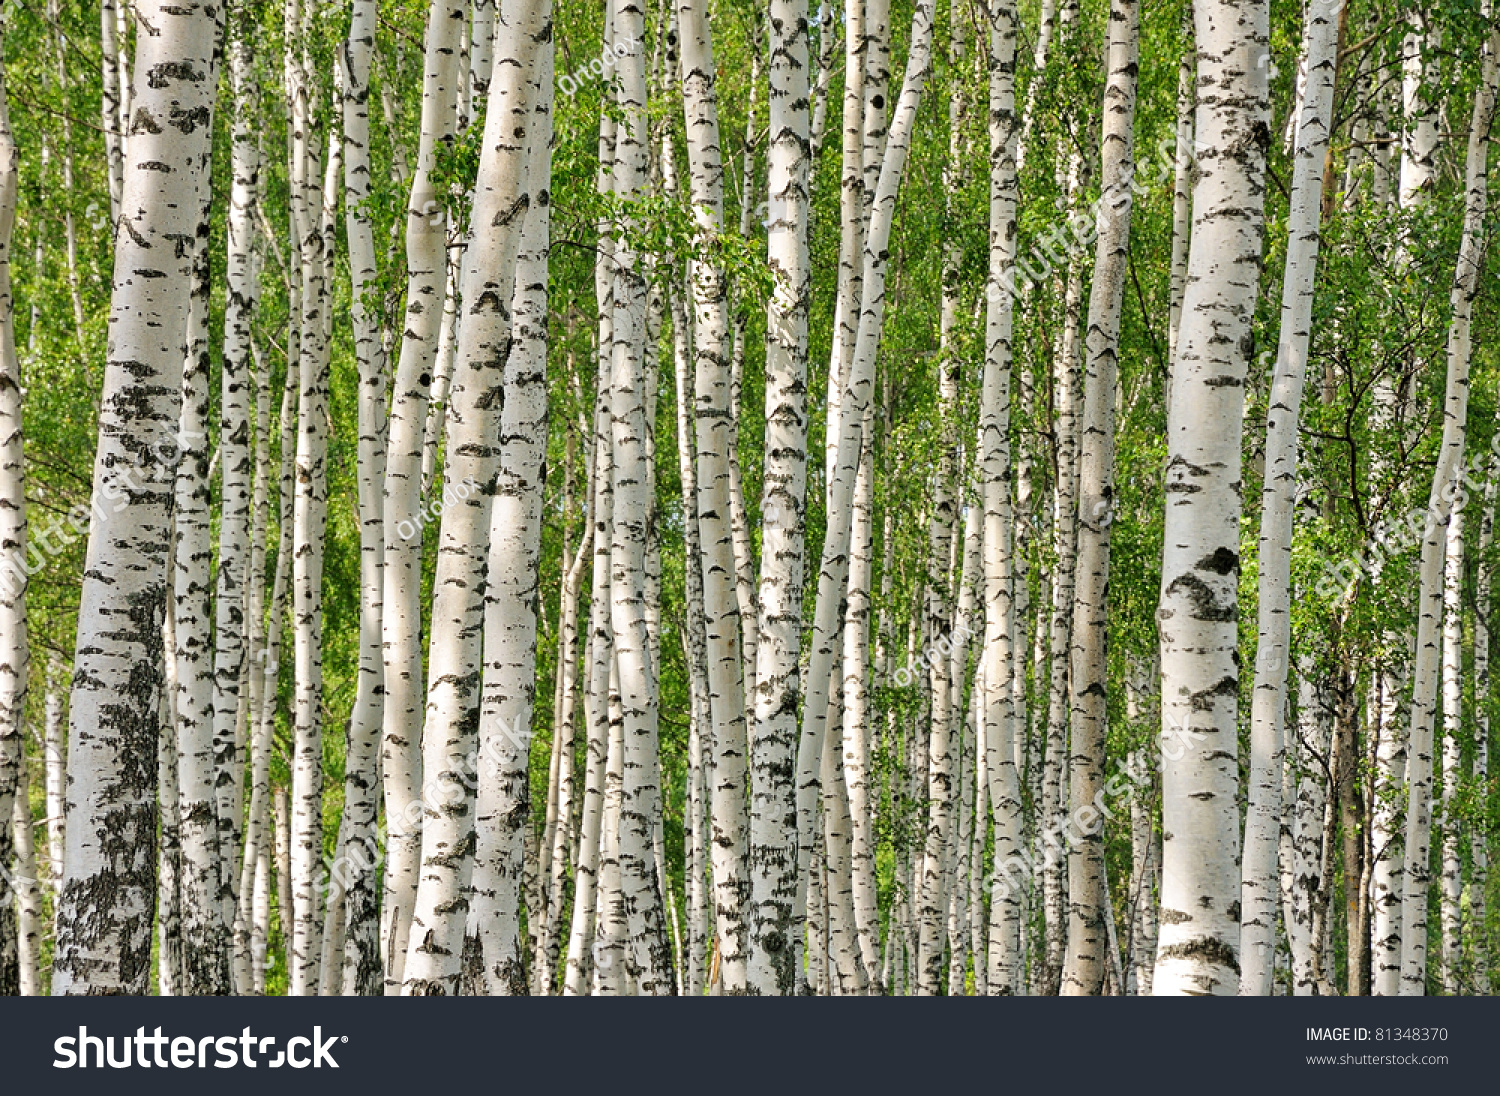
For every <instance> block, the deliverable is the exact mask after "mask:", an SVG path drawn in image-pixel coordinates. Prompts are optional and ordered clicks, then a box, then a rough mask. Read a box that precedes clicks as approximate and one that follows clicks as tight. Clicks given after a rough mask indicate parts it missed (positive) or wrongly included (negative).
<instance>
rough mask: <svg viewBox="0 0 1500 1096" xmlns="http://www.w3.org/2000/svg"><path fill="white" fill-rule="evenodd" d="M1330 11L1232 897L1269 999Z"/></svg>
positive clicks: (1276, 426) (1315, 34) (1279, 376)
mask: <svg viewBox="0 0 1500 1096" xmlns="http://www.w3.org/2000/svg"><path fill="white" fill-rule="evenodd" d="M1336 6H1337V5H1336V4H1309V5H1308V9H1307V17H1306V18H1307V25H1306V28H1305V31H1304V42H1303V53H1304V55H1305V56H1306V59H1307V84H1306V91H1305V93H1304V95H1303V98H1302V105H1301V113H1300V115H1299V117H1298V119H1297V130H1296V156H1295V166H1294V169H1293V174H1292V196H1291V215H1290V217H1289V219H1288V222H1287V259H1286V272H1285V274H1284V275H1283V278H1282V295H1281V337H1280V340H1279V342H1278V343H1277V350H1276V374H1275V379H1274V381H1273V382H1272V386H1271V397H1270V410H1269V413H1268V418H1267V422H1266V478H1265V486H1264V488H1263V489H1262V492H1261V527H1260V576H1259V583H1260V589H1259V598H1258V607H1259V608H1258V613H1259V624H1258V630H1259V639H1258V642H1257V645H1256V658H1255V691H1254V693H1253V697H1254V699H1253V701H1252V710H1251V741H1250V768H1251V775H1250V803H1249V808H1248V814H1247V817H1246V822H1245V843H1244V856H1243V858H1242V861H1241V864H1242V868H1241V888H1240V889H1241V894H1240V993H1241V994H1243V995H1246V996H1262V997H1265V996H1269V995H1270V993H1271V988H1272V977H1273V973H1274V970H1273V968H1274V960H1275V948H1276V908H1277V898H1278V892H1279V883H1278V872H1277V851H1278V848H1279V845H1280V836H1281V821H1280V819H1281V814H1282V802H1281V785H1282V768H1283V765H1284V763H1285V762H1284V758H1283V755H1282V742H1283V740H1284V739H1285V728H1284V721H1285V719H1286V707H1287V686H1286V681H1287V666H1288V664H1289V662H1290V647H1291V633H1292V629H1291V607H1292V603H1291V595H1292V589H1291V586H1292V579H1291V570H1292V513H1293V504H1294V501H1295V498H1296V492H1297V484H1298V471H1297V463H1298V430H1299V424H1300V421H1301V405H1302V389H1303V383H1304V381H1305V380H1306V377H1307V361H1308V352H1309V349H1310V346H1311V342H1312V311H1313V288H1314V284H1315V277H1316V274H1317V266H1318V244H1319V230H1320V225H1321V221H1320V214H1321V211H1322V195H1323V172H1324V160H1325V158H1326V156H1327V154H1328V140H1329V135H1330V132H1331V130H1332V118H1331V111H1332V109H1333V84H1334V72H1335V67H1336V63H1337V62H1336V52H1337V47H1338V13H1337V11H1336V10H1335V9H1336Z"/></svg>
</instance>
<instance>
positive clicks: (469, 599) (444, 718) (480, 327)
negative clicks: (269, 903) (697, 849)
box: [402, 0, 544, 997]
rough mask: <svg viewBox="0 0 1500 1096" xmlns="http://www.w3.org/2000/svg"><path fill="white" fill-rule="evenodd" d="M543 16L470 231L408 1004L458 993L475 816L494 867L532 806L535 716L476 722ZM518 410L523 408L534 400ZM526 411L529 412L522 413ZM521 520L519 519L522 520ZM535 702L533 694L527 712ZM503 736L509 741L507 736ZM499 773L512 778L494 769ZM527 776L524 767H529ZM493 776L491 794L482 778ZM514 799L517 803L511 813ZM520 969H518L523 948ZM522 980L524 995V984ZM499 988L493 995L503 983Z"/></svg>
mask: <svg viewBox="0 0 1500 1096" xmlns="http://www.w3.org/2000/svg"><path fill="white" fill-rule="evenodd" d="M543 18H544V17H543V14H542V5H541V2H540V0H521V2H520V3H519V4H518V6H517V7H516V8H515V9H514V12H513V15H512V16H511V18H509V19H506V18H502V22H503V23H506V24H508V26H509V27H510V30H509V32H508V33H507V34H505V35H503V36H502V38H501V43H500V48H499V50H498V52H497V63H496V66H495V67H496V73H497V74H500V75H501V83H500V85H498V86H497V87H496V89H495V93H494V94H493V95H491V97H490V100H489V105H488V108H487V109H486V111H485V135H484V145H483V148H482V151H481V153H480V164H479V176H478V185H477V187H476V191H475V199H474V209H473V214H472V218H471V224H470V228H469V230H468V244H467V248H466V250H467V252H468V254H469V258H470V261H469V262H467V263H466V264H465V265H464V285H463V288H462V293H461V299H462V300H464V301H466V302H470V303H468V304H466V305H465V306H464V310H465V313H466V315H465V316H464V320H463V323H462V324H460V326H459V331H458V350H457V357H456V359H455V363H454V376H453V388H452V402H451V403H450V405H449V408H448V424H449V431H448V452H447V456H446V459H445V461H444V469H443V473H444V478H445V480H446V486H445V487H444V491H443V495H444V508H443V511H442V527H441V530H440V532H439V546H438V560H437V570H436V576H435V578H434V580H433V591H434V593H433V605H432V620H433V627H432V642H431V649H430V652H429V656H428V663H429V665H428V673H429V685H428V699H427V720H426V723H425V725H424V726H423V729H422V762H423V764H422V768H423V772H424V774H425V776H426V783H427V784H428V785H435V786H438V787H442V788H443V798H444V799H445V800H446V802H445V803H444V802H439V803H429V802H424V807H425V817H424V820H423V827H422V871H421V878H420V882H419V884H418V887H417V897H416V906H415V912H414V913H413V916H412V935H411V940H410V942H409V944H408V950H407V957H406V984H405V986H404V987H403V989H402V993H403V995H408V996H422V997H428V996H456V995H457V994H458V992H459V983H460V978H461V967H462V960H463V941H464V935H465V922H466V917H467V915H468V912H469V910H470V909H471V908H473V907H474V895H473V894H472V893H471V889H472V883H473V877H474V863H475V851H476V840H477V837H478V830H477V828H476V827H477V818H476V808H478V809H481V810H485V812H486V821H487V822H488V824H489V825H490V827H492V828H491V830H490V832H489V833H487V834H486V839H487V848H486V854H487V856H488V857H489V858H490V862H491V864H493V863H494V858H495V856H496V855H497V852H498V854H499V855H500V857H501V858H502V859H505V851H506V850H505V849H503V848H502V849H500V850H497V849H496V845H497V844H499V842H496V841H495V838H496V837H497V835H496V834H495V833H494V830H493V826H494V824H495V822H497V821H498V820H499V819H500V818H502V817H504V815H506V814H507V813H509V812H510V811H512V810H524V804H525V800H524V798H522V797H519V796H517V795H516V794H515V790H514V788H513V787H512V786H511V783H510V781H509V780H508V779H507V778H506V777H505V776H504V775H503V774H504V773H508V772H511V771H513V770H514V768H515V766H514V765H513V764H507V763H506V756H507V755H508V754H510V753H512V752H514V751H516V750H519V751H520V753H521V754H522V756H523V757H524V755H525V745H526V743H527V742H528V741H529V737H530V726H529V717H528V716H527V714H526V713H525V711H524V710H520V711H514V712H512V713H511V714H512V715H514V717H515V719H516V722H515V723H514V724H509V723H508V722H507V723H505V724H502V725H500V726H497V725H496V724H494V723H491V722H490V721H491V720H495V719H497V718H499V716H498V713H496V711H495V710H494V708H493V707H492V706H491V707H490V708H489V710H488V711H485V712H481V714H480V719H479V720H477V721H476V720H475V719H474V713H475V709H476V708H477V707H478V706H479V705H480V702H481V688H480V686H481V675H482V673H483V670H482V659H481V641H482V637H483V634H484V631H485V628H484V617H485V603H484V595H485V589H486V583H485V576H486V564H487V562H488V558H487V553H486V552H485V551H484V550H483V546H484V544H485V541H486V539H487V536H488V537H489V538H491V540H492V542H493V539H492V538H493V535H494V531H493V529H492V528H491V525H490V517H491V511H492V501H491V500H492V499H493V497H494V491H495V486H494V481H495V473H496V470H497V466H498V464H499V461H498V459H497V458H498V454H497V453H496V452H495V449H494V446H493V445H492V444H491V440H490V439H492V438H494V437H495V436H496V435H497V434H499V433H500V429H501V421H500V393H501V391H502V388H503V387H506V386H505V385H504V381H505V379H506V378H505V369H506V363H507V361H508V360H509V359H510V358H513V357H514V356H515V347H514V344H513V334H514V333H513V323H512V316H513V308H514V296H515V287H516V279H517V271H516V260H517V256H518V253H519V251H520V247H521V234H522V230H523V228H524V226H525V222H526V215H527V211H528V209H529V207H530V204H531V200H532V192H531V190H530V189H529V183H528V175H529V171H528V168H529V164H528V157H529V149H530V142H531V140H532V139H533V137H534V134H533V133H532V132H531V112H532V102H533V98H532V97H533V94H534V80H533V73H532V68H533V64H534V61H535V56H536V50H537V45H538V41H539V39H540V37H542V30H543ZM506 402H507V404H508V403H509V401H506ZM521 403H522V404H523V406H524V405H525V403H526V400H525V397H524V396H522V397H521ZM527 413H528V412H526V411H522V415H525V414H527ZM512 516H513V517H514V518H516V519H518V520H519V518H520V516H521V515H519V514H514V513H513V515H512ZM512 527H513V528H514V523H513V526H512ZM518 531H520V530H518ZM516 571H520V568H519V567H517V566H515V565H512V572H511V573H512V575H514V577H513V578H511V581H520V582H524V581H526V580H525V574H524V571H521V573H519V574H516V573H515V572H516ZM496 638H497V639H499V638H501V637H500V636H496ZM518 692H519V690H518ZM529 699H530V698H529V696H525V697H524V698H523V699H522V703H523V704H525V702H526V701H529ZM481 723H488V724H489V728H488V729H487V733H484V734H481V733H480V732H481V728H480V724H481ZM502 727H503V731H504V732H506V733H507V738H508V739H509V740H510V741H507V740H506V739H502V738H501V737H500V735H501V734H502ZM481 739H482V740H483V741H482V743H481ZM481 744H482V745H483V747H484V754H483V756H482V757H481V758H480V760H479V764H478V766H477V767H478V771H479V773H480V782H481V784H484V785H487V790H488V792H489V794H490V795H494V796H496V798H495V799H488V797H487V804H486V805H485V806H480V805H479V804H478V803H477V800H476V798H475V797H474V796H473V794H472V793H473V791H474V787H473V780H472V779H471V778H470V776H469V773H468V772H465V771H463V768H462V767H461V766H462V764H463V762H464V760H465V759H467V758H469V757H471V756H473V755H474V752H475V749H476V747H478V746H480V745H481ZM496 767H498V768H499V769H500V770H501V772H496V771H495V770H496ZM521 767H522V769H523V770H524V761H523V762H522V765H521ZM486 768H489V769H490V772H489V773H486V772H485V770H486ZM469 771H470V772H472V771H473V766H470V770H469ZM487 775H488V776H490V777H491V778H492V779H493V781H494V783H493V784H491V783H490V782H489V781H486V780H485V777H486V776H487ZM434 798H435V797H434ZM504 800H509V801H510V802H509V803H507V804H504V805H501V802H502V801H504ZM505 868H506V871H507V872H509V873H511V876H512V878H513V879H515V880H516V881H519V876H520V864H519V859H517V862H516V863H515V864H514V865H512V864H510V863H508V862H507V863H506V865H505ZM494 878H495V877H494V876H491V877H490V879H488V880H485V881H484V882H485V886H486V889H488V890H493V886H492V885H491V884H492V882H493V880H494ZM490 909H491V910H493V909H494V907H493V906H492V907H490ZM497 912H498V911H497ZM516 946H517V947H518V945H516ZM511 950H515V949H514V948H513V949H511ZM506 958H508V956H501V955H499V954H496V955H495V956H494V961H495V963H496V964H497V965H498V964H499V963H501V962H502V960H504V959H506ZM515 960H516V962H521V960H520V955H519V951H516V955H515ZM502 976H503V977H504V978H505V979H506V981H507V983H512V982H515V977H514V976H513V975H512V974H511V972H510V971H508V970H507V971H505V972H504V974H503V975H502V973H501V972H500V971H499V970H496V971H494V972H492V973H491V974H490V975H488V976H487V977H502ZM518 984H520V985H523V986H524V979H521V980H520V982H519V983H518ZM489 986H490V988H491V990H492V991H493V983H489Z"/></svg>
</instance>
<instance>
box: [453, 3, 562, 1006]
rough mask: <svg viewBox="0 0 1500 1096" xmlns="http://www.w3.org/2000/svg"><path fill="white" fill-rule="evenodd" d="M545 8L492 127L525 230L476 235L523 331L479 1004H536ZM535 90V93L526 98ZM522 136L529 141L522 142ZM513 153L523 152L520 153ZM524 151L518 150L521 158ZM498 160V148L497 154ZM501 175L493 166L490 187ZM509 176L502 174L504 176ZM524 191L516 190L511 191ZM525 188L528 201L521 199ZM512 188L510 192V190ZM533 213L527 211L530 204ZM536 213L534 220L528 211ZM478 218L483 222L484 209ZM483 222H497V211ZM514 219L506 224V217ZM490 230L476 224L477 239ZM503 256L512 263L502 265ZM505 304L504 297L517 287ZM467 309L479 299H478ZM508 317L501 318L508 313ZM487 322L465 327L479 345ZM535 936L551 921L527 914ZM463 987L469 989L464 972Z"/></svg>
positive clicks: (488, 661)
mask: <svg viewBox="0 0 1500 1096" xmlns="http://www.w3.org/2000/svg"><path fill="white" fill-rule="evenodd" d="M551 18H552V17H551V4H550V3H548V2H546V0H504V2H503V3H502V4H501V12H500V37H499V40H498V42H497V43H496V48H495V56H496V66H495V80H494V82H493V83H492V84H491V85H490V90H489V99H490V106H489V112H488V114H487V115H486V122H487V124H488V122H489V120H490V118H491V117H493V116H495V115H499V116H500V117H499V118H498V119H497V121H498V123H499V125H498V127H497V128H499V129H500V130H501V131H502V132H505V133H507V134H509V135H510V138H511V140H509V141H507V142H506V143H505V145H504V148H505V152H504V153H499V149H500V146H497V148H496V151H497V153H499V154H498V155H497V156H496V161H497V162H496V164H495V166H494V170H495V176H496V177H497V178H496V182H497V184H499V185H497V186H496V191H497V194H496V197H497V198H500V199H503V200H505V201H507V202H509V203H510V205H509V207H500V208H502V209H504V208H509V209H511V210H515V211H516V212H515V213H514V214H513V217H514V219H515V220H517V221H518V222H519V223H515V224H507V225H506V226H505V228H504V229H498V228H493V229H490V230H488V231H476V233H475V236H474V238H473V240H472V241H471V243H470V245H469V246H470V255H471V257H472V261H473V263H474V265H476V266H479V267H484V268H487V269H491V270H493V269H495V266H494V264H495V263H496V262H497V261H498V262H500V263H504V264H506V265H508V266H511V267H513V269H514V271H515V273H514V275H513V276H512V284H511V286H510V288H511V294H512V303H511V307H510V319H511V330H509V331H508V332H506V333H505V335H504V336H503V337H504V339H506V340H508V343H502V342H501V341H500V340H501V336H500V333H499V332H500V323H499V322H498V319H497V321H496V322H495V323H494V329H495V332H496V334H495V336H494V337H495V339H496V342H495V344H494V345H496V346H502V345H503V346H508V349H507V350H506V352H505V353H504V354H503V355H502V359H501V360H502V361H503V362H504V375H503V378H500V379H501V380H502V383H503V385H504V393H505V397H504V411H503V414H502V415H501V417H500V422H499V428H500V429H499V438H500V453H499V458H500V459H499V462H498V465H499V467H498V474H497V475H495V476H494V477H493V482H494V492H495V494H494V501H493V502H492V504H491V506H492V514H491V518H490V528H489V537H488V539H489V561H488V579H487V584H486V587H485V605H484V680H483V693H482V702H481V707H480V715H479V749H480V756H481V758H482V759H483V760H482V761H481V763H480V766H479V795H478V799H477V802H476V825H477V827H478V845H477V851H476V854H475V867H474V897H473V903H472V906H471V907H470V911H469V926H468V929H467V930H466V931H467V934H468V936H469V937H471V938H474V937H477V938H478V943H479V950H478V955H479V957H480V964H481V965H482V970H481V972H480V973H479V974H478V977H477V985H478V987H480V989H479V991H480V992H483V993H485V994H487V995H490V996H497V995H502V994H516V995H520V994H525V993H527V992H529V990H528V981H527V975H526V961H525V949H524V946H523V942H522V938H521V889H522V877H523V873H524V870H525V868H524V861H525V845H524V838H525V835H526V831H527V829H528V824H529V820H530V817H531V813H530V805H531V794H530V789H529V786H528V783H527V772H528V761H529V757H530V755H529V752H528V749H527V747H528V745H529V743H530V739H531V724H532V715H533V711H534V708H535V701H536V697H535V693H536V644H537V615H538V594H537V588H538V586H539V585H540V582H541V537H542V463H543V460H544V459H545V456H546V448H547V255H548V248H549V246H550V226H551V219H550V218H551V193H550V191H551V175H552V26H551ZM523 82H524V86H523ZM523 136H524V139H523V140H518V139H520V138H522V137H523ZM512 142H514V144H513V143H512ZM517 144H518V145H519V146H520V147H519V148H518V149H515V151H512V149H514V148H515V145H517ZM487 147H488V146H487ZM489 166H490V165H489V164H486V163H481V165H480V169H481V172H482V174H481V179H483V180H485V181H486V182H488V181H489V180H490V179H491V178H492V176H491V175H490V174H489V173H486V172H484V169H485V168H486V167H489ZM502 173H503V174H502ZM513 180H514V181H513ZM516 182H521V183H522V184H523V188H517V187H516ZM502 187H503V188H504V189H502ZM522 203H524V204H522ZM522 210H524V212H521V211H522ZM475 212H476V214H478V213H479V212H480V208H479V203H478V202H476V205H475ZM485 215H486V216H490V217H491V219H492V220H498V219H499V218H498V217H495V216H493V215H492V214H491V213H490V212H489V207H486V209H485ZM502 215H503V214H502ZM485 223H486V222H484V221H481V220H479V219H477V218H476V221H475V226H476V230H478V229H479V227H480V226H481V225H483V224H485ZM500 248H503V249H504V251H503V252H501V251H500ZM495 281H496V282H498V283H500V284H499V286H498V288H496V289H495V290H494V291H495V292H497V293H498V292H503V290H504V288H505V279H504V278H503V277H502V278H497V279H495ZM464 299H465V300H469V299H471V298H470V297H469V295H468V294H467V293H466V294H465V296H464ZM497 315H498V314H497ZM477 316H478V313H470V314H469V316H467V317H466V319H465V323H464V331H465V337H464V339H463V340H461V343H460V345H461V347H467V346H468V345H469V344H468V342H467V332H468V331H469V329H470V327H471V326H473V325H474V324H475V321H476V318H477ZM527 912H528V915H529V916H528V923H529V924H530V925H531V926H532V928H533V931H535V927H536V925H537V923H538V919H540V918H542V917H544V916H545V912H544V910H543V909H542V908H540V906H539V905H537V904H532V905H528V908H527ZM465 967H466V969H465V976H466V977H468V976H469V973H470V972H469V971H468V969H467V967H468V962H467V961H466V963H465Z"/></svg>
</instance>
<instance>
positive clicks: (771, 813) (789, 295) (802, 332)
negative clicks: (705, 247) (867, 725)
mask: <svg viewBox="0 0 1500 1096" xmlns="http://www.w3.org/2000/svg"><path fill="white" fill-rule="evenodd" d="M770 26H771V64H770V98H769V117H770V126H771V139H770V147H769V151H768V154H767V173H768V181H767V185H766V190H767V199H768V212H769V221H770V224H769V226H768V228H767V239H766V251H767V258H768V260H769V263H770V265H771V269H772V276H773V278H774V279H775V281H774V288H773V290H772V295H771V300H770V302H769V303H768V305H767V309H766V406H765V411H766V447H765V461H764V464H763V466H762V493H761V506H760V512H761V522H762V531H761V564H760V591H759V595H760V596H759V598H758V601H759V605H760V619H759V622H758V627H757V632H758V635H759V640H758V643H757V645H756V652H755V653H756V670H755V697H754V700H755V718H754V722H753V723H752V725H751V731H750V793H751V798H750V862H749V871H750V890H751V902H752V907H753V908H752V917H753V921H752V923H751V927H750V946H749V967H748V976H749V987H750V989H751V991H752V992H758V993H761V994H772V993H775V994H781V995H786V994H789V993H791V992H793V988H794V985H795V982H794V971H793V968H792V959H793V956H794V954H795V949H794V947H793V939H792V906H793V903H794V900H795V897H796V891H797V875H796V871H797V852H796V838H795V833H796V831H795V830H794V829H793V819H794V818H795V816H796V810H797V790H796V782H795V780H794V779H793V772H792V766H793V764H794V762H795V760H796V753H797V704H798V700H799V698H800V696H801V693H802V686H801V680H800V678H799V675H798V664H799V659H800V655H801V639H802V579H803V570H804V562H803V560H804V536H805V524H804V521H805V507H806V501H807V395H806V387H807V379H808V375H807V323H808V320H807V316H808V297H809V294H810V292H811V285H812V267H811V263H810V260H809V256H808V247H807V227H808V217H809V214H810V207H811V201H810V194H809V185H810V179H809V140H810V138H809V131H808V125H809V122H808V106H807V58H808V46H807V21H806V8H805V6H802V5H800V4H799V3H798V0H772V2H771V9H770ZM824 33H827V30H826V29H825V32H824Z"/></svg>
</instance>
